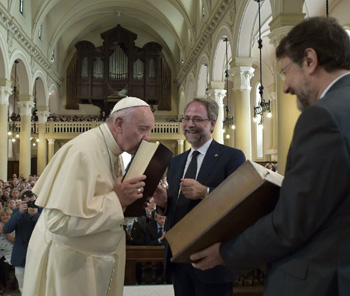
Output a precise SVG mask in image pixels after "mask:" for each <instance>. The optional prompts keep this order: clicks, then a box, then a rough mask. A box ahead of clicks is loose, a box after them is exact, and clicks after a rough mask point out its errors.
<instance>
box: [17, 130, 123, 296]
mask: <svg viewBox="0 0 350 296" xmlns="http://www.w3.org/2000/svg"><path fill="white" fill-rule="evenodd" d="M121 152H122V151H121V150H120V148H119V147H118V145H117V144H116V142H115V140H114V138H113V136H112V134H111V132H110V131H109V129H108V127H107V125H106V124H103V125H101V126H100V127H98V128H95V129H92V130H90V131H88V132H86V133H83V134H81V135H80V136H78V137H76V138H75V139H73V140H71V141H70V142H68V143H67V144H65V145H64V146H63V147H62V148H61V149H60V150H59V151H58V152H57V153H56V154H55V156H54V157H53V158H52V160H51V161H50V163H49V164H48V166H47V167H46V168H45V170H44V172H43V174H42V176H41V177H40V178H39V180H38V182H37V184H36V185H35V187H34V188H33V191H34V193H35V194H36V195H37V196H38V199H37V201H36V204H37V205H39V206H41V207H44V210H43V212H42V214H41V216H40V219H39V221H38V223H37V225H36V227H35V229H34V232H33V234H32V237H31V239H30V243H29V247H28V253H27V261H26V266H25V279H24V287H23V292H24V293H23V295H24V296H36V295H38V296H44V295H45V296H61V295H62V296H63V295H64V296H68V295H72V296H73V295H74V296H77V295H82V296H90V295H91V296H102V295H103V296H105V295H113V296H120V295H123V284H124V269H125V233H124V230H123V221H124V215H123V209H122V207H121V205H120V202H119V199H118V197H117V195H116V193H115V192H114V191H113V187H114V183H115V179H116V178H117V177H118V176H120V175H121V174H122V163H121V159H120V158H121V157H119V156H120V154H121Z"/></svg>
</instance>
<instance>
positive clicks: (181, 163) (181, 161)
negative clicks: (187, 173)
mask: <svg viewBox="0 0 350 296" xmlns="http://www.w3.org/2000/svg"><path fill="white" fill-rule="evenodd" d="M190 151H191V150H188V151H186V152H185V153H184V154H182V155H181V157H179V158H178V159H176V162H177V163H175V164H173V165H174V167H175V168H176V172H175V175H174V180H180V179H181V178H182V176H183V173H184V169H185V165H186V160H187V157H188V154H189V153H190ZM174 185H175V187H174V188H176V190H175V191H176V192H178V191H179V188H180V182H178V183H177V184H174ZM169 187H170V186H169Z"/></svg>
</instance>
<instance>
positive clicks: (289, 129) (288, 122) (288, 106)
mask: <svg viewBox="0 0 350 296" xmlns="http://www.w3.org/2000/svg"><path fill="white" fill-rule="evenodd" d="M304 16H305V14H303V13H300V14H282V13H281V14H279V15H278V16H276V17H275V18H274V20H272V21H271V22H270V24H269V26H270V30H271V33H270V35H269V37H270V40H271V43H272V44H274V46H275V47H277V46H278V44H279V42H280V41H281V39H282V38H283V37H284V36H286V35H287V34H288V32H289V31H290V29H291V28H292V27H293V26H294V25H296V24H298V23H300V22H301V21H302V20H303V19H304ZM276 63H277V66H276V67H275V68H276V71H280V69H281V65H280V63H279V61H276ZM277 73H278V72H276V76H277V89H276V90H277V122H278V124H277V126H278V132H277V133H278V136H277V139H278V141H277V143H278V145H277V146H278V173H280V174H282V175H284V173H285V168H286V162H287V154H288V150H289V146H290V143H291V141H292V136H293V132H294V126H295V123H296V121H297V119H298V117H299V115H300V112H299V110H298V109H297V105H296V97H295V96H294V95H290V94H285V93H284V92H283V81H282V79H281V78H280V77H279V75H277Z"/></svg>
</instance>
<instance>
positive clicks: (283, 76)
mask: <svg viewBox="0 0 350 296" xmlns="http://www.w3.org/2000/svg"><path fill="white" fill-rule="evenodd" d="M292 64H293V61H291V62H289V63H288V64H287V65H286V66H284V67H283V68H282V69H281V71H279V72H278V75H279V77H281V79H282V80H283V81H285V80H286V72H287V71H288V68H289V67H290V66H291V65H292Z"/></svg>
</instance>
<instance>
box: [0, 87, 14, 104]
mask: <svg viewBox="0 0 350 296" xmlns="http://www.w3.org/2000/svg"><path fill="white" fill-rule="evenodd" d="M11 94H12V88H11V87H9V86H0V105H8V104H9V97H10V95H11Z"/></svg>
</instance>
